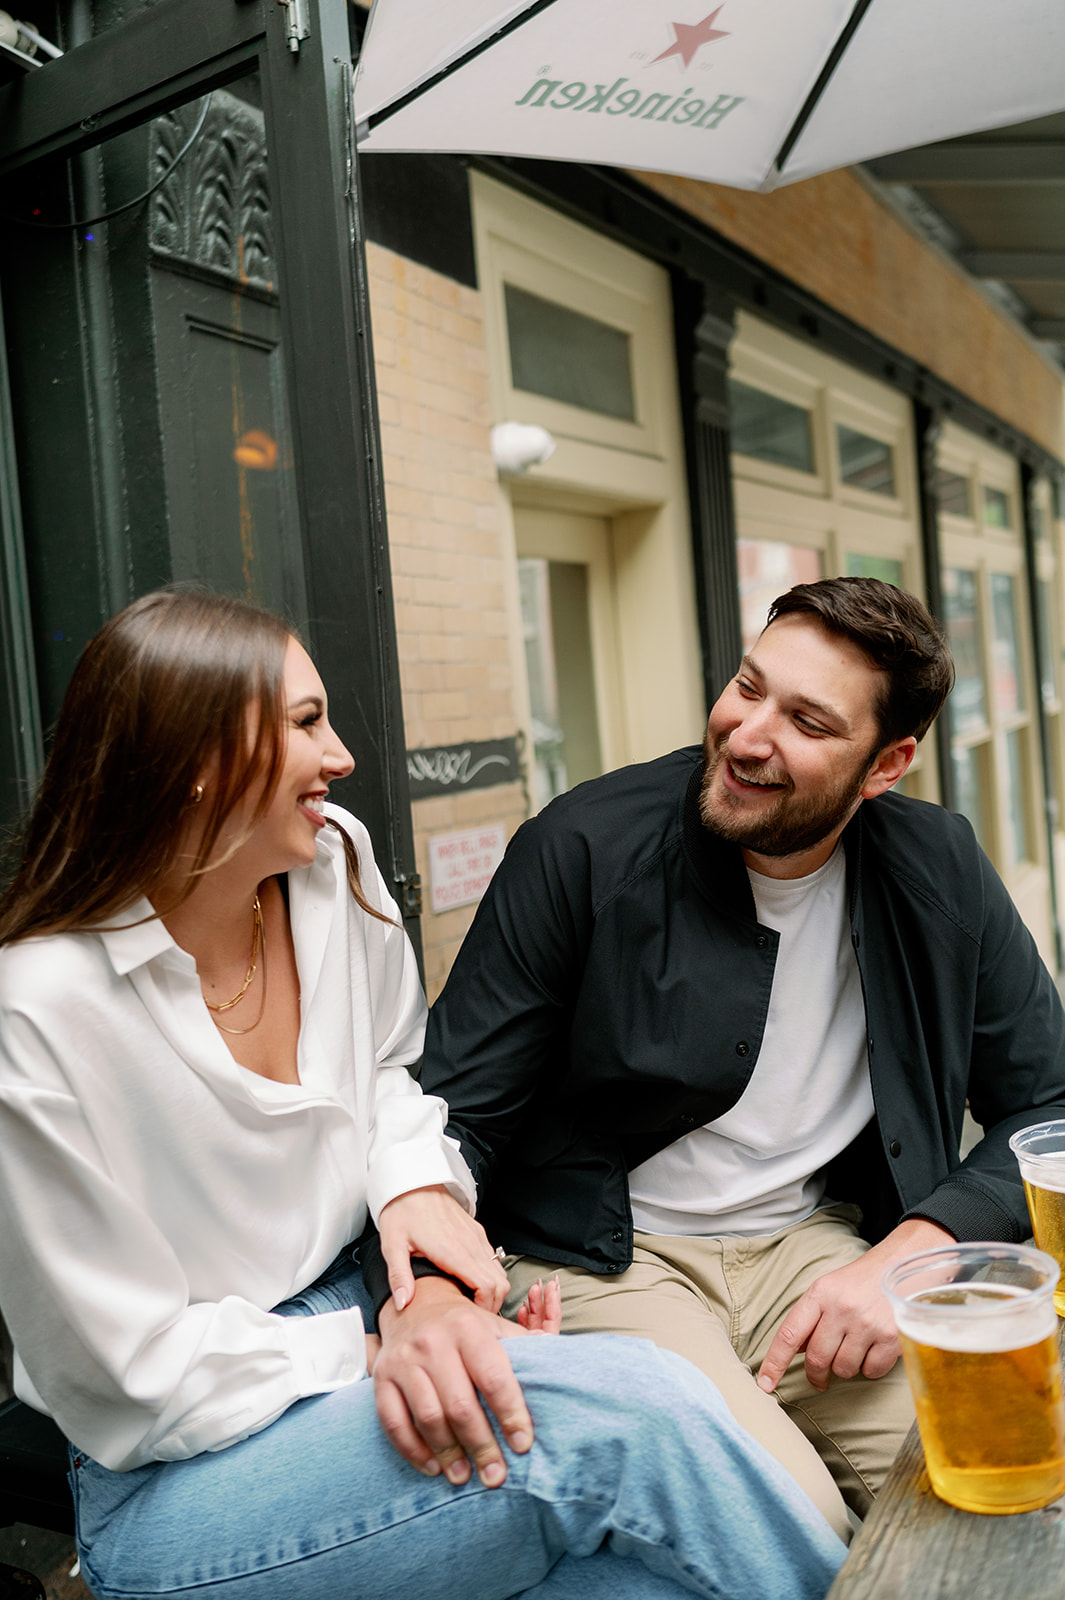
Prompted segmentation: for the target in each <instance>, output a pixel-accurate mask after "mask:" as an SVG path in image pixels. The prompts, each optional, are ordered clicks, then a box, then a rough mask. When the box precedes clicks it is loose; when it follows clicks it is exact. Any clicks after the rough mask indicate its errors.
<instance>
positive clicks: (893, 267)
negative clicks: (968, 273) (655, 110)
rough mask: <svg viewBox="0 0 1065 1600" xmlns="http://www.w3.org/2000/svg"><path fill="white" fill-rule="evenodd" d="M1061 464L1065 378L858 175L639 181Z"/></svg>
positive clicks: (646, 177) (647, 177) (658, 176)
mask: <svg viewBox="0 0 1065 1600" xmlns="http://www.w3.org/2000/svg"><path fill="white" fill-rule="evenodd" d="M633 176H634V177H636V178H638V179H639V180H640V182H641V183H644V184H646V185H647V186H648V187H649V188H652V189H654V190H656V191H657V192H658V193H659V194H662V195H665V196H666V198H667V199H669V200H672V201H673V202H674V204H675V205H679V206H681V207H683V209H684V210H685V211H688V212H690V213H691V215H692V216H694V217H698V218H699V219H700V220H701V221H703V222H706V223H708V224H709V225H710V227H712V228H714V229H716V230H717V232H718V233H722V234H724V235H725V237H726V238H728V239H731V240H733V241H734V243H736V244H738V245H742V246H743V247H744V249H746V250H750V251H751V252H752V253H753V254H754V255H756V256H758V257H760V258H761V260H763V261H766V262H768V263H769V264H770V265H771V266H773V267H776V268H777V270H778V271H779V272H783V273H785V274H786V275H787V277H789V278H791V279H792V280H793V281H794V282H796V283H799V284H801V285H802V286H803V287H804V288H805V289H809V290H810V291H811V293H813V294H815V295H817V296H818V297H819V298H820V299H822V300H825V301H827V302H828V304H829V305H831V306H835V307H836V308H837V309H838V310H840V311H842V312H844V313H845V314H846V315H847V316H848V317H851V318H852V319H853V320H854V321H855V322H857V323H859V324H860V325H861V326H862V327H865V328H868V329H869V330H870V332H872V333H875V334H877V335H878V336H879V337H880V338H881V339H884V340H886V341H887V342H888V343H889V344H892V345H894V346H895V347H896V349H899V350H903V351H905V352H906V354H907V355H910V356H912V357H914V359H915V360H917V361H920V362H921V363H922V364H923V365H924V366H926V367H928V368H929V369H930V370H931V371H933V372H935V373H938V375H939V376H940V377H942V378H945V379H946V380H947V382H948V383H952V384H954V386H955V387H956V388H958V389H960V390H961V391H962V392H963V393H964V394H967V395H970V396H971V397H972V398H973V399H974V400H977V401H979V402H980V404H981V405H984V406H986V407H987V409H988V410H989V411H992V412H994V413H995V414H996V415H997V416H1000V417H1002V418H1004V419H1005V420H1006V421H1007V422H1011V423H1013V425H1014V426H1015V427H1017V428H1020V429H1021V430H1022V431H1023V432H1024V433H1027V434H1028V435H1029V436H1030V437H1031V438H1033V439H1036V440H1038V441H1039V443H1040V444H1042V445H1043V446H1045V448H1046V449H1047V450H1049V451H1051V452H1052V453H1053V454H1054V455H1056V456H1060V455H1061V454H1062V452H1063V449H1065V417H1063V389H1062V383H1061V377H1060V374H1057V373H1055V372H1054V371H1053V370H1052V369H1051V367H1050V366H1049V364H1048V363H1047V362H1045V361H1044V360H1043V359H1042V357H1041V356H1040V355H1039V353H1038V352H1037V351H1036V350H1034V349H1033V348H1032V346H1031V345H1030V344H1029V343H1028V341H1027V339H1026V338H1025V336H1024V335H1023V334H1022V333H1020V332H1019V331H1018V330H1017V328H1016V327H1015V326H1014V325H1013V323H1012V322H1011V321H1010V320H1009V318H1008V317H1006V316H1005V315H1004V314H1003V313H1002V312H1000V311H998V310H997V309H996V308H995V307H994V306H992V305H990V304H989V302H988V301H987V300H985V299H984V297H983V295H982V294H980V292H979V291H978V290H977V289H976V288H975V286H974V285H973V283H972V282H971V280H969V279H968V278H966V277H965V275H964V273H963V272H962V271H961V269H960V268H959V267H955V266H954V265H953V264H952V263H951V262H950V261H948V260H945V259H944V258H943V257H942V256H940V255H939V254H938V253H937V252H936V251H934V250H931V249H929V248H928V246H927V245H925V244H924V243H923V242H922V241H921V240H920V239H918V238H917V237H916V235H914V234H913V233H911V231H910V229H909V228H907V227H906V226H905V224H904V223H903V222H901V221H900V220H899V218H898V217H897V216H895V214H894V212H892V211H890V210H889V209H888V208H887V207H886V206H885V205H883V204H882V203H881V202H880V201H879V200H878V199H877V198H876V196H875V195H874V194H873V193H872V192H871V191H870V190H869V189H867V188H866V186H865V184H864V183H862V181H861V180H860V179H859V178H857V177H856V176H855V175H854V174H853V173H851V172H846V171H843V172H829V173H826V174H825V175H824V176H823V177H820V178H809V179H807V180H806V182H805V183H796V184H792V185H790V186H789V187H787V188H784V189H778V190H777V191H776V192H775V193H774V194H748V193H747V192H746V191H745V190H742V189H726V188H723V187H722V186H721V185H719V184H712V183H697V182H695V181H694V180H693V179H691V178H677V177H673V176H670V175H667V174H664V173H657V172H638V173H634V174H633Z"/></svg>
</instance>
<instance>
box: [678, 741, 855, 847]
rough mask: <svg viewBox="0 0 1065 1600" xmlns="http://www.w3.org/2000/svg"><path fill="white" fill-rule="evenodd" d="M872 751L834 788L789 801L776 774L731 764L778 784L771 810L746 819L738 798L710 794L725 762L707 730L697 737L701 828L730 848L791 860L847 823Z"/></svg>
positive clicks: (723, 792)
mask: <svg viewBox="0 0 1065 1600" xmlns="http://www.w3.org/2000/svg"><path fill="white" fill-rule="evenodd" d="M876 753H877V752H876V749H874V750H872V751H871V752H870V753H869V755H868V757H867V758H866V759H865V760H864V761H863V762H862V764H861V765H860V767H859V768H858V769H857V770H856V771H855V772H853V773H852V774H851V775H850V776H848V777H847V778H845V779H844V780H842V781H840V782H839V783H837V785H836V786H835V788H833V789H828V790H822V791H821V792H820V793H818V794H813V795H810V796H809V798H808V799H805V800H796V799H795V798H794V795H793V790H794V787H795V785H794V783H793V782H792V780H791V779H790V778H786V777H785V778H783V779H781V777H780V774H779V773H774V772H773V771H772V769H771V768H769V767H752V766H751V764H750V763H749V762H747V763H745V764H744V765H742V766H741V765H740V763H739V762H736V761H733V762H732V765H733V767H734V768H735V770H736V771H737V772H738V773H739V775H740V777H742V778H747V779H748V780H752V781H754V780H760V781H761V782H764V783H778V782H782V783H783V785H784V786H783V788H782V789H781V790H780V792H779V794H778V795H777V796H776V802H775V804H774V805H773V806H771V807H768V808H767V809H765V810H763V811H762V813H761V814H760V815H759V816H757V817H750V816H747V815H746V814H745V812H744V808H743V802H742V801H741V800H740V799H739V797H738V796H734V795H731V794H730V793H729V792H728V790H727V789H724V788H721V787H719V788H718V789H717V790H716V792H715V789H714V780H715V778H716V777H717V774H718V772H719V770H720V767H721V764H722V762H724V761H727V760H728V759H729V756H728V735H727V734H722V735H721V737H720V738H719V739H718V740H717V742H716V744H714V745H711V743H710V730H709V728H708V729H707V731H706V737H705V738H704V739H703V782H702V788H701V790H700V793H699V815H700V817H701V818H702V822H703V827H704V828H706V829H707V830H708V831H709V832H710V833H714V834H716V835H717V837H718V838H719V839H727V840H728V841H729V843H730V844H738V845H740V846H741V847H742V848H743V849H744V850H751V851H753V852H754V854H755V855H760V856H793V855H799V854H801V852H802V851H804V850H811V849H813V847H814V845H816V844H820V843H821V840H822V839H825V838H827V837H828V835H829V834H830V833H833V832H835V830H836V829H837V828H838V827H840V826H842V824H843V823H845V822H846V821H847V820H848V819H849V817H850V815H851V813H852V812H853V811H854V809H855V805H856V802H857V801H858V800H859V799H860V798H861V792H862V785H863V784H864V782H865V780H866V778H867V777H868V776H869V772H870V769H871V768H872V765H873V762H874V760H875V758H876Z"/></svg>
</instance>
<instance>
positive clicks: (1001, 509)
mask: <svg viewBox="0 0 1065 1600" xmlns="http://www.w3.org/2000/svg"><path fill="white" fill-rule="evenodd" d="M1012 526H1013V518H1012V517H1011V516H1010V497H1009V495H1008V494H1006V492H1005V491H1004V490H1003V489H994V488H992V487H991V486H990V485H989V484H986V483H985V485H984V527H985V528H1011V527H1012Z"/></svg>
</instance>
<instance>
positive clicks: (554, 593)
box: [518, 556, 603, 811]
mask: <svg viewBox="0 0 1065 1600" xmlns="http://www.w3.org/2000/svg"><path fill="white" fill-rule="evenodd" d="M518 583H519V590H520V595H521V621H522V635H523V638H524V641H525V662H526V668H527V671H528V676H529V706H530V711H531V714H532V716H531V720H532V735H533V787H534V793H533V804H534V807H535V809H536V810H537V811H539V810H540V808H541V807H542V806H545V805H546V804H547V802H548V801H549V800H553V799H554V797H555V795H557V794H563V793H564V792H565V791H566V790H567V789H572V787H573V785H574V784H575V783H583V782H584V780H585V779H586V778H595V777H598V775H599V774H600V773H601V772H602V770H603V763H602V754H601V750H600V742H599V713H598V709H597V702H596V693H595V671H594V667H593V662H592V632H591V618H590V613H589V597H588V568H587V567H586V566H584V565H583V564H582V563H580V562H576V561H545V560H544V559H543V558H542V557H538V556H523V557H521V558H520V559H519V561H518Z"/></svg>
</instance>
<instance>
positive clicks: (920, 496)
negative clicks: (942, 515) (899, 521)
mask: <svg viewBox="0 0 1065 1600" xmlns="http://www.w3.org/2000/svg"><path fill="white" fill-rule="evenodd" d="M913 423H914V432H915V434H916V444H917V452H916V453H917V503H918V507H919V510H920V517H921V546H922V550H923V554H924V581H925V593H926V594H927V596H928V609H929V611H931V613H932V615H933V616H934V617H935V619H936V621H937V622H938V623H939V624H940V626H941V627H942V628H943V631H944V632H946V630H947V613H946V606H945V602H944V598H943V572H942V566H941V558H940V550H939V506H938V503H937V501H936V446H937V445H938V443H939V435H940V433H941V432H942V428H943V419H942V416H941V414H940V411H939V408H938V407H937V406H934V405H931V404H928V403H927V402H926V401H923V400H915V401H914V406H913ZM951 734H952V719H951V710H950V699H949V697H948V699H947V703H946V704H945V705H944V707H943V709H942V711H941V712H940V713H939V716H938V718H937V719H936V755H937V758H938V767H939V798H940V803H941V804H942V805H944V806H945V807H946V809H947V810H948V811H955V810H956V809H957V792H956V787H955V783H954V762H953V758H952V754H951Z"/></svg>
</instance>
